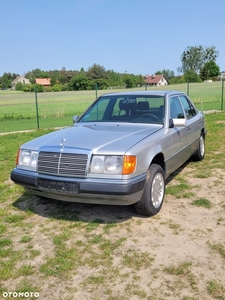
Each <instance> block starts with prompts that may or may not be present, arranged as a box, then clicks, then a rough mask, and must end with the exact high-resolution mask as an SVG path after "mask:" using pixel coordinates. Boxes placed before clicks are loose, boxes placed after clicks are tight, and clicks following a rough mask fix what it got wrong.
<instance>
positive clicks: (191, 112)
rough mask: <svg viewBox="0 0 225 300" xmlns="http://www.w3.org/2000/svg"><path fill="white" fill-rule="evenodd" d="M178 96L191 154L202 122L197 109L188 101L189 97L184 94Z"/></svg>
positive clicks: (196, 145) (195, 146)
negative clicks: (185, 122)
mask: <svg viewBox="0 0 225 300" xmlns="http://www.w3.org/2000/svg"><path fill="white" fill-rule="evenodd" d="M179 98H180V100H181V103H182V105H183V107H184V111H185V115H186V119H187V130H188V132H189V143H190V152H191V154H192V153H193V152H194V151H195V150H196V149H197V147H198V143H199V137H200V132H201V124H202V123H201V119H200V116H199V114H198V112H197V110H196V109H195V107H194V106H193V105H192V103H191V102H190V101H189V99H188V98H187V97H185V96H184V95H182V96H179Z"/></svg>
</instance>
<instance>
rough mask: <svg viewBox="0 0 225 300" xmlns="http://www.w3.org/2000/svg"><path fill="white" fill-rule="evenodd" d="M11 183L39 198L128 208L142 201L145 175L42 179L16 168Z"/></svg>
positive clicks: (40, 176) (36, 174)
mask: <svg viewBox="0 0 225 300" xmlns="http://www.w3.org/2000/svg"><path fill="white" fill-rule="evenodd" d="M11 179H12V181H14V182H15V183H16V184H19V185H22V186H23V187H24V188H25V189H26V190H28V191H29V192H31V193H32V194H35V195H38V196H41V197H46V198H51V199H55V200H62V201H70V202H80V203H94V204H109V205H129V204H133V203H136V202H138V201H139V200H140V199H141V195H142V192H143V188H144V184H145V180H146V174H142V175H139V176H136V177H134V178H130V179H125V180H122V179H121V180H118V179H117V180H110V179H104V180H103V179H93V178H85V179H81V178H67V177H57V176H49V175H42V174H38V173H35V172H30V171H26V170H22V169H17V168H15V169H14V170H13V171H12V173H11Z"/></svg>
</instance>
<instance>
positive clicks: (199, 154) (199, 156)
mask: <svg viewBox="0 0 225 300" xmlns="http://www.w3.org/2000/svg"><path fill="white" fill-rule="evenodd" d="M192 157H193V160H195V161H201V160H203V158H204V157H205V138H204V135H203V134H202V133H201V135H200V138H199V144H198V149H197V150H196V151H195V153H194V154H193V156H192Z"/></svg>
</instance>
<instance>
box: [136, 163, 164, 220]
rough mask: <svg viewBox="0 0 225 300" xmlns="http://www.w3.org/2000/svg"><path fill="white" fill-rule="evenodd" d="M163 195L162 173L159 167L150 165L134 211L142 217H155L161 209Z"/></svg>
mask: <svg viewBox="0 0 225 300" xmlns="http://www.w3.org/2000/svg"><path fill="white" fill-rule="evenodd" d="M164 195H165V176H164V171H163V169H162V167H161V166H159V165H156V164H152V165H151V166H150V168H149V170H148V172H147V178H146V182H145V187H144V191H143V194H142V197H141V200H140V201H139V202H137V203H135V205H134V206H135V209H136V211H137V212H138V213H139V214H142V215H147V216H154V215H156V214H157V213H158V212H159V211H160V209H161V207H162V204H163V200H164Z"/></svg>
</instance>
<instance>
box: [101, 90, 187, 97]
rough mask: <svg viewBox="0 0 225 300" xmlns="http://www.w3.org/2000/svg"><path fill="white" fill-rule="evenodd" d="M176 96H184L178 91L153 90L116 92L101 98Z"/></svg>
mask: <svg viewBox="0 0 225 300" xmlns="http://www.w3.org/2000/svg"><path fill="white" fill-rule="evenodd" d="M174 94H184V93H183V92H181V91H176V90H160V91H158V90H152V91H132V92H126V91H124V92H115V93H106V94H103V95H101V96H134V95H135V96H162V97H163V96H165V95H168V96H170V95H174Z"/></svg>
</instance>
